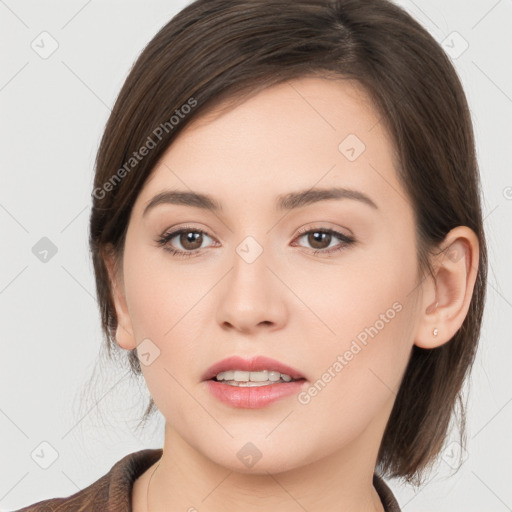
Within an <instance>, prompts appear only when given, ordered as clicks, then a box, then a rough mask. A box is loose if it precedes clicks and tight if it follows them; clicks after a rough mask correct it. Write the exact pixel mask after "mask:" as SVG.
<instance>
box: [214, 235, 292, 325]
mask: <svg viewBox="0 0 512 512" xmlns="http://www.w3.org/2000/svg"><path fill="white" fill-rule="evenodd" d="M257 236H258V238H261V239H263V236H264V235H257ZM265 242H267V243H265ZM268 242H269V237H265V240H262V241H261V242H260V241H259V240H257V238H256V236H254V235H247V236H246V237H245V238H244V239H242V241H241V242H240V243H239V244H238V245H237V246H236V247H235V251H234V254H233V258H232V270H231V272H230V275H229V276H227V280H226V285H225V286H224V288H223V294H222V298H221V301H220V306H219V311H218V314H219V315H220V317H219V321H220V323H226V322H228V323H229V324H231V325H232V326H233V327H236V328H239V329H241V330H250V329H253V328H255V327H256V326H258V325H259V324H262V323H264V324H265V325H266V324H268V323H269V322H270V323H271V324H280V323H281V322H282V321H283V318H284V314H285V306H284V303H283V297H282V293H281V291H282V290H281V291H280V290H279V280H278V279H277V278H276V277H275V276H274V275H273V272H271V271H270V269H269V268H267V265H268V266H269V267H271V266H272V264H271V260H272V258H271V254H270V253H271V251H270V248H269V243H268ZM263 244H265V246H264V245H263Z"/></svg>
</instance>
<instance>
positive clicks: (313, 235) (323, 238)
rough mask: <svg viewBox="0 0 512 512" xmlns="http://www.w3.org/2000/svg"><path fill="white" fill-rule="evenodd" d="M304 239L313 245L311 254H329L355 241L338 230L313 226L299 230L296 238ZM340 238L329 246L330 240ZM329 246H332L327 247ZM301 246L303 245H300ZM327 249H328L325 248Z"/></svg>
mask: <svg viewBox="0 0 512 512" xmlns="http://www.w3.org/2000/svg"><path fill="white" fill-rule="evenodd" d="M306 236H307V238H306V240H307V242H308V243H309V244H311V246H312V247H313V249H314V250H313V254H319V253H320V254H331V253H335V252H338V251H342V250H343V249H345V248H346V247H347V246H349V245H351V244H353V243H355V241H356V240H355V238H353V237H351V236H347V235H344V234H343V233H340V232H339V231H336V230H334V229H329V228H313V229H307V228H306V229H303V230H300V231H299V236H298V237H297V238H298V239H300V238H303V237H306ZM336 238H337V239H338V240H341V243H338V244H334V247H332V246H331V242H333V241H334V240H335V239H336ZM329 246H331V247H332V248H330V249H329ZM301 247H304V246H302V245H301ZM326 249H328V250H326Z"/></svg>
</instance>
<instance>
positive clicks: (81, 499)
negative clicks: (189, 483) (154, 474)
mask: <svg viewBox="0 0 512 512" xmlns="http://www.w3.org/2000/svg"><path fill="white" fill-rule="evenodd" d="M161 456H162V449H161V448H158V449H145V450H140V451H138V452H133V453H130V454H128V455H126V456H125V457H123V458H122V459H121V460H119V461H118V462H116V463H115V464H114V465H113V466H112V468H111V469H110V471H109V472H108V473H106V474H105V475H103V476H102V477H101V478H99V479H98V480H96V481H95V482H93V483H92V484H91V485H89V486H88V487H86V488H84V489H82V490H81V491H78V492H77V493H75V494H73V495H71V496H68V497H66V498H51V499H47V500H44V501H39V502H37V503H34V504H32V505H29V506H27V507H24V508H21V509H19V510H16V511H13V512H68V511H69V512H71V511H73V512H82V511H86V510H87V511H89V510H103V511H105V512H108V511H112V512H114V511H116V512H122V511H125V510H126V511H128V510H130V508H131V493H132V488H133V484H134V482H135V480H136V479H137V478H138V477H139V475H141V474H142V473H144V471H145V470H146V469H147V468H149V467H150V466H151V465H152V464H154V463H155V462H156V461H157V460H158V459H159V458H160V457H161Z"/></svg>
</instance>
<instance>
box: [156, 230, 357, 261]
mask: <svg viewBox="0 0 512 512" xmlns="http://www.w3.org/2000/svg"><path fill="white" fill-rule="evenodd" d="M182 233H200V234H202V235H206V236H209V237H210V238H213V237H211V236H210V235H208V233H207V232H206V231H203V230H202V229H197V228H193V227H187V226H185V227H182V228H180V229H178V230H176V231H172V232H171V233H166V234H164V235H162V236H161V237H159V238H158V239H157V241H156V242H157V244H158V246H159V247H163V249H164V250H165V251H168V252H170V253H171V254H172V255H173V256H177V257H179V258H190V257H191V256H195V255H196V254H197V253H198V252H200V251H201V249H196V250H194V251H180V250H178V249H174V248H172V247H171V246H169V245H168V243H169V242H170V241H171V240H172V239H173V238H174V237H176V236H177V235H180V234H182ZM309 233H327V234H330V235H334V236H335V237H336V238H339V239H340V240H341V244H339V245H338V246H337V247H336V248H334V249H329V250H326V249H313V250H312V252H313V254H314V255H316V254H319V253H321V254H332V253H336V252H339V251H342V250H343V249H345V248H346V247H348V246H349V245H351V244H353V243H355V241H356V240H355V238H353V237H350V236H347V235H344V234H343V233H340V232H339V231H335V230H334V229H329V228H309V229H308V228H303V229H301V230H299V233H298V234H297V237H296V238H301V237H302V236H303V235H306V234H309Z"/></svg>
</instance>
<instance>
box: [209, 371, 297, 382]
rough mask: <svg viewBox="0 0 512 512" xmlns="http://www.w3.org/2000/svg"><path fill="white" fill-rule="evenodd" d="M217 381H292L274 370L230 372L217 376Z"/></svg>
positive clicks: (287, 376)
mask: <svg viewBox="0 0 512 512" xmlns="http://www.w3.org/2000/svg"><path fill="white" fill-rule="evenodd" d="M217 380H224V381H236V382H262V383H265V382H269V381H270V383H272V382H278V381H284V382H290V381H291V380H294V379H292V378H291V377H290V376H289V375H286V374H285V373H279V372H277V371H272V370H263V371H261V372H245V371H242V370H229V371H226V372H220V373H218V374H217Z"/></svg>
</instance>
